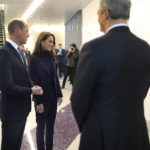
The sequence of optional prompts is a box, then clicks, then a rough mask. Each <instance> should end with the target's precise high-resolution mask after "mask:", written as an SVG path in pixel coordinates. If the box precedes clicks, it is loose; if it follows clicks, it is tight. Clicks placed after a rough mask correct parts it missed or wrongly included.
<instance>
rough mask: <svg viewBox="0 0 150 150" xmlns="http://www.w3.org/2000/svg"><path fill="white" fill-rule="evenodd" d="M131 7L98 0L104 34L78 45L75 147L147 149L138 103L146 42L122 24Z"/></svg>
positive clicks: (144, 87) (148, 50)
mask: <svg viewBox="0 0 150 150" xmlns="http://www.w3.org/2000/svg"><path fill="white" fill-rule="evenodd" d="M130 7H131V2H130V0H101V2H100V9H99V11H98V21H99V24H100V27H101V31H103V32H104V33H105V35H104V36H101V37H99V38H97V39H95V40H92V41H90V42H88V43H86V44H85V45H84V46H83V49H82V51H81V55H80V58H79V63H78V66H77V71H76V76H75V81H74V86H73V93H72V96H71V103H72V109H73V113H74V115H75V118H76V121H77V123H78V126H79V129H80V132H81V139H80V147H79V149H80V150H150V143H149V139H148V131H147V126H146V121H145V117H144V106H143V101H144V98H145V97H146V94H147V91H148V88H149V84H150V47H149V45H148V44H147V43H146V42H145V41H144V40H142V39H140V38H138V37H136V36H135V35H134V34H133V33H131V31H130V29H129V27H128V26H127V20H128V18H129V12H130Z"/></svg>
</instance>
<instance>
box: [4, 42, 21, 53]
mask: <svg viewBox="0 0 150 150" xmlns="http://www.w3.org/2000/svg"><path fill="white" fill-rule="evenodd" d="M6 41H7V42H9V43H10V44H11V45H12V46H13V47H14V48H15V49H16V50H17V48H18V47H19V46H18V45H17V44H16V43H15V42H14V41H12V40H10V39H7V40H6ZM17 51H18V50H17Z"/></svg>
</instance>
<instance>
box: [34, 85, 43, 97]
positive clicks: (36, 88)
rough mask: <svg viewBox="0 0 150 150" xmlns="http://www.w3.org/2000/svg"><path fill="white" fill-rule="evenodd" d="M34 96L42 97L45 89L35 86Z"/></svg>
mask: <svg viewBox="0 0 150 150" xmlns="http://www.w3.org/2000/svg"><path fill="white" fill-rule="evenodd" d="M32 94H33V95H42V94H43V89H42V88H41V87H40V86H38V85H36V86H33V87H32Z"/></svg>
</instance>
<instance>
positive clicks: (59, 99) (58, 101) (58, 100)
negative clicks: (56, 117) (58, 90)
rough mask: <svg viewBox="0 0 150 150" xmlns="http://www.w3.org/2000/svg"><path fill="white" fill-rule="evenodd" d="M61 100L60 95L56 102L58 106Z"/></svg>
mask: <svg viewBox="0 0 150 150" xmlns="http://www.w3.org/2000/svg"><path fill="white" fill-rule="evenodd" d="M62 101H63V99H62V97H59V98H57V104H58V106H59V105H60V104H61V103H62Z"/></svg>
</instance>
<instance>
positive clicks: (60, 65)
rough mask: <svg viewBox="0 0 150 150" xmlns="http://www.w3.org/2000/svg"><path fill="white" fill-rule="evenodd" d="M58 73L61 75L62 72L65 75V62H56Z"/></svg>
mask: <svg viewBox="0 0 150 150" xmlns="http://www.w3.org/2000/svg"><path fill="white" fill-rule="evenodd" d="M58 73H59V77H62V73H63V74H64V75H65V64H64V63H58Z"/></svg>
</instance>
